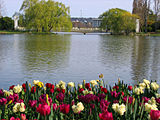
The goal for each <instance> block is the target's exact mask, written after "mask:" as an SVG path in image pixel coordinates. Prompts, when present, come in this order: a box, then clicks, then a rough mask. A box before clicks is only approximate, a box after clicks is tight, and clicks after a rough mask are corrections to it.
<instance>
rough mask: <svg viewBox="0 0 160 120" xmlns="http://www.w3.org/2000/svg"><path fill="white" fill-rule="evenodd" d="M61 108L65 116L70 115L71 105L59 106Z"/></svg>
mask: <svg viewBox="0 0 160 120" xmlns="http://www.w3.org/2000/svg"><path fill="white" fill-rule="evenodd" d="M59 107H60V111H61V112H62V113H64V114H68V113H69V110H70V105H69V104H62V105H59Z"/></svg>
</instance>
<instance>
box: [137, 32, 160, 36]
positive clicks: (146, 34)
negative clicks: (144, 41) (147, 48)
mask: <svg viewBox="0 0 160 120" xmlns="http://www.w3.org/2000/svg"><path fill="white" fill-rule="evenodd" d="M136 35H138V36H160V33H155V32H154V33H153V32H148V33H144V32H141V33H136Z"/></svg>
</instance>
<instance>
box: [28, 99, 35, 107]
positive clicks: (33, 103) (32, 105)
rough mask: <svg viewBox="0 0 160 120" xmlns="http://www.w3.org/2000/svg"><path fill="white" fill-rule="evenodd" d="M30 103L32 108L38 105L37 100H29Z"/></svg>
mask: <svg viewBox="0 0 160 120" xmlns="http://www.w3.org/2000/svg"><path fill="white" fill-rule="evenodd" d="M28 104H29V106H30V107H31V108H35V107H36V105H37V100H29V103H28Z"/></svg>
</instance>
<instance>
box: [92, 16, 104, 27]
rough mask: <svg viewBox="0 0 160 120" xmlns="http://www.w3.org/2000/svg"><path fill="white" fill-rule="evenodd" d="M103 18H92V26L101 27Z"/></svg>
mask: <svg viewBox="0 0 160 120" xmlns="http://www.w3.org/2000/svg"><path fill="white" fill-rule="evenodd" d="M101 23H102V19H99V18H93V19H92V27H93V28H99V27H100V26H101Z"/></svg>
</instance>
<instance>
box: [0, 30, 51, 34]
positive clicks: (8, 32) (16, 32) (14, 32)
mask: <svg viewBox="0 0 160 120" xmlns="http://www.w3.org/2000/svg"><path fill="white" fill-rule="evenodd" d="M24 33H26V34H54V33H51V32H28V31H0V34H24Z"/></svg>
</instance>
